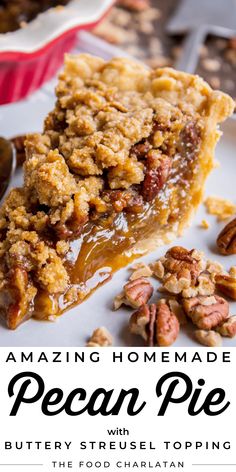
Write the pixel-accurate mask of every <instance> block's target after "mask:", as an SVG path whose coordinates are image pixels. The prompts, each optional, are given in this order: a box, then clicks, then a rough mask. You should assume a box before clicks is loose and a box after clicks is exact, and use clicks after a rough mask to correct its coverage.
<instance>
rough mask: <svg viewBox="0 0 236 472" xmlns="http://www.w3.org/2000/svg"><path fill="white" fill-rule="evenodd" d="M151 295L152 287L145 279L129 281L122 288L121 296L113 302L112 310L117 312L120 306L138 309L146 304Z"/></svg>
mask: <svg viewBox="0 0 236 472" xmlns="http://www.w3.org/2000/svg"><path fill="white" fill-rule="evenodd" d="M152 294H153V286H152V284H151V283H150V282H149V280H147V279H146V278H145V277H139V278H138V279H135V280H131V281H129V282H128V283H127V284H125V286H124V290H123V292H122V293H121V294H119V295H117V297H115V300H114V308H115V309H116V310H117V309H118V308H120V306H121V305H122V304H124V305H128V306H131V307H132V308H139V307H140V306H141V305H144V304H145V303H147V302H148V300H149V298H151V296H152Z"/></svg>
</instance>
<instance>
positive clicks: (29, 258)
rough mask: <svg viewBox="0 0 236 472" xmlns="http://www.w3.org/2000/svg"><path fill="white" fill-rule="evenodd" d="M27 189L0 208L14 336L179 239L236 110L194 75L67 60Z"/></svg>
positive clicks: (30, 144)
mask: <svg viewBox="0 0 236 472" xmlns="http://www.w3.org/2000/svg"><path fill="white" fill-rule="evenodd" d="M56 95H57V101H56V105H55V108H54V110H53V111H52V112H51V113H49V115H48V116H47V118H46V120H45V126H44V131H43V133H42V134H34V135H30V136H28V137H27V140H26V144H25V145H26V162H25V166H24V185H23V187H22V188H17V189H14V190H12V191H11V192H10V194H9V196H8V197H7V199H6V200H5V203H4V204H3V206H2V208H1V212H0V230H1V243H0V255H1V289H0V307H1V312H2V315H3V316H4V318H5V320H6V322H7V326H8V327H9V328H11V329H15V328H16V327H17V326H18V325H19V324H20V323H21V322H22V321H24V320H26V319H28V318H29V317H31V316H34V317H37V318H41V319H47V318H49V319H50V318H51V317H54V316H56V315H58V314H60V313H62V312H63V311H64V310H65V309H67V308H68V307H69V306H72V305H75V304H77V303H80V302H81V301H82V300H83V299H84V298H85V297H87V296H88V295H89V294H90V293H91V292H92V291H93V290H94V289H95V288H96V287H97V286H98V285H100V284H101V283H103V282H105V281H106V280H108V279H110V277H111V275H112V273H113V272H114V271H115V270H117V269H118V268H120V267H122V266H124V265H126V264H127V263H128V262H130V261H131V260H132V259H133V258H135V257H138V256H140V255H142V254H144V253H146V252H147V251H150V250H153V249H154V248H155V247H157V246H158V245H161V244H164V243H167V242H168V241H170V240H171V239H173V238H174V237H176V236H178V235H180V234H181V233H182V231H183V229H184V227H185V226H186V225H187V224H188V222H189V219H190V217H191V215H192V213H193V212H194V210H195V209H196V207H197V206H198V204H199V202H200V201H201V198H202V194H203V187H204V182H205V179H206V177H207V175H208V173H209V172H210V170H211V169H212V167H213V157H214V148H215V144H216V142H217V140H218V138H219V136H220V133H219V130H218V127H217V125H218V123H220V122H222V121H223V120H225V119H226V118H227V117H228V116H229V115H230V114H231V113H232V112H233V108H234V103H233V100H232V99H231V98H230V97H228V96H227V95H225V94H223V93H221V92H218V91H213V90H212V89H211V88H210V87H209V85H207V84H206V83H205V82H204V81H203V80H202V79H201V78H199V77H198V76H193V75H189V74H185V73H183V72H178V71H175V70H173V69H169V68H163V69H157V70H154V71H153V70H152V71H151V70H148V69H147V68H146V67H145V66H142V65H140V64H139V63H136V62H134V61H131V60H128V59H120V58H115V59H113V60H111V61H110V62H105V61H104V60H102V59H100V58H97V57H92V56H89V55H79V56H71V55H68V56H67V57H66V60H65V67H64V71H63V72H62V73H61V75H60V77H59V82H58V85H57V88H56Z"/></svg>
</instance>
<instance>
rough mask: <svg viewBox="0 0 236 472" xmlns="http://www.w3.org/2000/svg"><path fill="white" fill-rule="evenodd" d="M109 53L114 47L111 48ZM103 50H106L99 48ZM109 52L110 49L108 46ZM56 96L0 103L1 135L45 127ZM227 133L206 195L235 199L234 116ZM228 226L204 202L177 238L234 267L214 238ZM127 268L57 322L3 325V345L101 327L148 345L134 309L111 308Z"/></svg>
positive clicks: (187, 335)
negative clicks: (134, 327) (131, 324)
mask: <svg viewBox="0 0 236 472" xmlns="http://www.w3.org/2000/svg"><path fill="white" fill-rule="evenodd" d="M109 51H110V53H109V54H110V55H111V48H110V47H109ZM100 52H101V51H100ZM104 55H105V56H106V57H107V55H108V53H107V51H104ZM53 103H54V97H53V94H52V85H51V84H50V85H47V86H45V87H44V88H43V89H42V90H40V91H38V92H36V94H34V95H33V96H32V97H31V98H30V99H28V100H27V101H23V102H20V103H17V104H13V105H7V106H2V107H0V135H3V136H6V137H10V136H13V135H17V134H21V133H25V132H29V131H38V130H41V129H42V123H43V119H44V117H45V115H46V113H47V112H48V111H49V110H50V109H51V108H52V107H53ZM223 130H224V135H223V138H222V139H221V140H220V143H219V144H218V146H217V152H216V157H217V159H218V160H219V161H220V163H221V166H220V168H218V169H215V170H214V171H213V172H212V174H211V176H210V178H209V179H208V181H207V185H206V195H212V194H215V195H218V196H222V197H225V198H229V199H231V200H233V201H235V170H236V165H235V160H236V151H235V150H236V121H234V120H232V119H230V120H228V121H227V122H226V123H225V124H224V126H223ZM21 178H22V176H21V175H17V176H16V177H15V179H14V182H13V184H14V186H15V185H19V183H20V181H21ZM203 218H206V219H207V221H208V222H209V223H210V225H211V227H210V229H208V230H204V229H201V228H200V226H199V225H200V223H201V221H202V219H203ZM222 226H223V225H222V224H219V223H216V219H215V217H212V216H209V215H206V213H205V210H204V207H203V205H201V206H200V208H199V210H198V212H197V214H196V217H195V219H194V221H193V223H192V226H191V228H189V229H188V230H186V232H185V234H184V236H183V237H182V238H180V239H179V240H178V241H177V243H178V244H179V245H183V246H185V247H187V248H197V249H200V250H203V251H204V252H205V253H206V255H207V257H208V258H210V259H213V260H217V261H219V262H221V263H223V264H224V265H225V267H226V268H229V267H230V266H232V265H234V264H235V265H236V256H228V257H223V256H220V255H219V254H218V253H217V251H216V247H215V239H216V236H217V235H218V233H219V231H220V229H221V227H222ZM166 249H167V247H162V248H159V249H158V250H157V251H156V252H155V253H152V254H150V255H148V256H146V257H144V258H143V260H144V261H152V260H154V259H155V258H158V257H160V256H161V255H163V254H164V253H165V251H166ZM127 275H128V270H127V269H122V270H120V271H119V272H117V273H116V274H115V275H114V277H113V279H112V281H111V282H108V283H107V284H106V285H104V286H103V287H101V288H100V289H98V290H97V291H96V292H95V293H94V294H93V295H92V296H91V297H90V298H89V299H88V300H87V301H85V302H84V303H83V304H82V305H80V306H78V307H76V308H73V309H72V310H70V311H68V312H67V313H65V314H64V315H63V316H61V317H60V318H59V319H58V321H57V322H55V323H49V322H37V321H34V320H30V321H28V322H27V323H25V324H23V325H22V326H20V327H19V328H18V329H17V330H16V331H14V332H12V331H9V330H8V329H6V328H5V327H4V325H3V324H2V327H1V329H0V346H84V345H85V343H86V340H87V339H88V337H89V335H90V334H91V333H92V331H93V330H94V329H95V328H97V327H100V326H106V327H107V328H108V329H109V330H110V332H111V333H112V335H113V336H114V345H115V346H143V344H142V340H141V339H139V337H136V336H131V335H130V334H129V332H128V329H127V326H128V320H129V315H130V313H131V312H130V311H129V309H126V308H124V309H122V308H121V309H120V310H119V311H117V312H113V311H112V309H111V308H112V301H113V298H114V295H115V294H117V293H119V292H120V291H121V288H122V286H123V284H124V283H125V281H126V280H127ZM231 313H232V314H236V303H231ZM223 342H224V346H231V347H232V346H236V339H233V340H230V339H226V338H225V339H224V341H223ZM175 346H183V347H187V346H192V347H193V346H197V344H196V343H195V341H194V338H193V334H192V331H191V328H190V327H188V328H187V329H186V330H185V331H184V330H181V334H180V336H179V338H178V340H177V342H176V343H175Z"/></svg>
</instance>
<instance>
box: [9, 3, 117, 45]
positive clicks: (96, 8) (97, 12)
mask: <svg viewBox="0 0 236 472" xmlns="http://www.w3.org/2000/svg"><path fill="white" fill-rule="evenodd" d="M112 3H113V0H72V1H71V2H70V3H69V4H68V5H67V6H65V7H63V8H51V9H50V10H48V11H46V12H44V13H42V14H40V15H38V16H37V18H36V19H35V20H33V21H31V22H30V23H29V24H27V26H26V27H25V28H22V29H19V30H17V31H14V32H10V33H6V34H0V53H1V52H5V51H18V52H23V53H32V52H34V51H37V49H40V48H42V47H43V46H45V45H46V44H48V43H49V42H50V41H52V40H54V39H55V38H57V37H58V36H60V35H62V34H63V33H65V32H66V31H68V30H70V29H73V28H76V27H77V26H82V25H86V24H91V23H95V22H97V21H98V20H99V19H100V18H101V17H102V16H103V15H104V14H105V13H106V11H107V10H108V9H109V7H110V6H111V5H112Z"/></svg>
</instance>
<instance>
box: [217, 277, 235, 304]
mask: <svg viewBox="0 0 236 472" xmlns="http://www.w3.org/2000/svg"><path fill="white" fill-rule="evenodd" d="M215 282H216V288H217V289H218V290H219V291H220V292H222V293H223V294H224V295H226V296H227V297H229V298H232V300H236V278H235V277H231V276H230V275H225V274H217V275H216V276H215Z"/></svg>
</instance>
